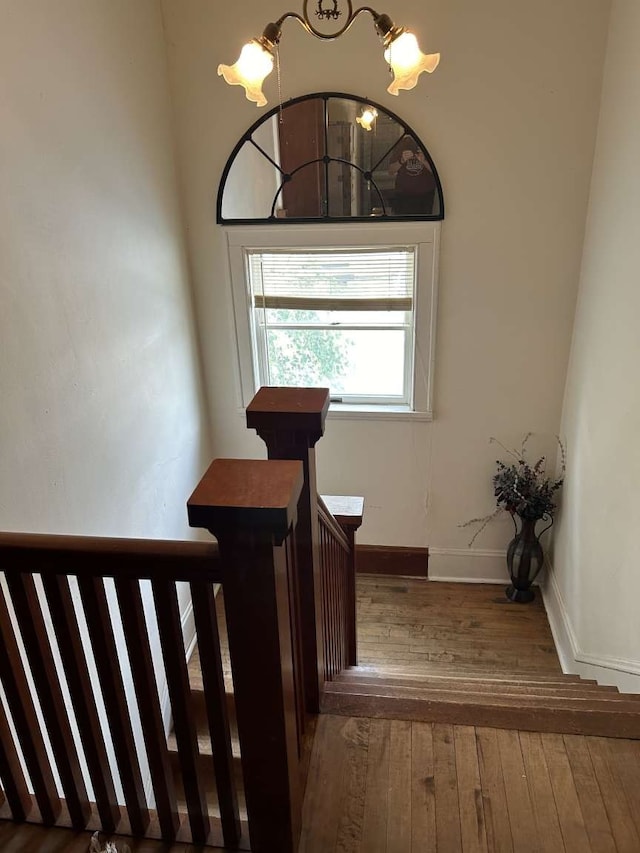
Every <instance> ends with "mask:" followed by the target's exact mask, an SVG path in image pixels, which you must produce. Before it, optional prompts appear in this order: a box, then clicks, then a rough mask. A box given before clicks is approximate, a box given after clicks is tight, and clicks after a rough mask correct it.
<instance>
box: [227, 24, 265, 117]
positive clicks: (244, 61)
mask: <svg viewBox="0 0 640 853" xmlns="http://www.w3.org/2000/svg"><path fill="white" fill-rule="evenodd" d="M272 71H273V56H272V54H271V53H270V52H269V51H268V50H267V49H266V48H265V47H263V46H262V45H261V44H260V43H259V42H258V41H256V40H255V39H254V40H253V41H250V42H249V43H248V44H245V46H244V47H243V48H242V50H241V52H240V56H239V58H238V61H237V62H236V63H235V65H218V75H221V76H222V77H224V79H225V80H226V82H227V83H228V84H229V85H230V86H244V89H245V92H246V94H247V100H248V101H255V103H256V104H257V106H259V107H264V105H265V104H266V103H267V99H266V98H265V96H264V92H263V91H262V84H263V82H264V79H265V77H266V76H267V75H268V74H270V73H271V72H272Z"/></svg>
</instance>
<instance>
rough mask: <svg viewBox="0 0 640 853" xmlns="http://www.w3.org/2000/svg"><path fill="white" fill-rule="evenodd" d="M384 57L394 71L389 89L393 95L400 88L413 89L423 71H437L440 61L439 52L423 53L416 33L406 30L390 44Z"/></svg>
mask: <svg viewBox="0 0 640 853" xmlns="http://www.w3.org/2000/svg"><path fill="white" fill-rule="evenodd" d="M384 58H385V60H386V61H387V62H388V63H389V65H390V66H391V70H392V71H393V82H392V83H391V85H390V86H389V88H388V89H387V92H389V94H391V95H397V94H398V93H399V90H400V89H413V87H414V86H415V85H416V83H417V82H418V77H419V76H420V75H421V74H422V72H423V71H428V72H429V73H431V72H432V71H435V70H436V68H437V67H438V63H439V62H440V54H439V53H429V54H425V53H423V52H422V51H421V50H420V47H419V45H418V40H417V38H416V37H415V36H414V34H413V33H409V32H406V31H405V32H403V33H402V34H401V35H399V36H398V37H397V38H396V39H394V40H393V41H392V42H391V44H389V46H388V47H387V49H386V50H385V52H384Z"/></svg>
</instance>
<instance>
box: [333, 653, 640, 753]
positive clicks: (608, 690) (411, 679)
mask: <svg viewBox="0 0 640 853" xmlns="http://www.w3.org/2000/svg"><path fill="white" fill-rule="evenodd" d="M322 711H323V712H324V713H330V714H342V715H345V716H349V717H374V718H384V719H397V720H412V721H413V720H415V721H425V722H434V723H451V724H456V725H472V726H489V727H492V728H502V729H519V730H521V731H536V732H556V733H560V734H582V735H599V736H603V737H617V738H632V739H640V694H624V693H619V692H618V689H617V688H616V687H604V686H601V685H598V684H597V683H596V682H595V681H590V680H586V679H582V678H580V677H579V676H577V675H561V674H558V675H555V674H554V675H538V674H528V673H520V674H519V673H515V672H514V673H501V674H500V675H495V676H493V675H487V674H486V673H483V674H482V675H478V674H477V671H476V673H475V674H474V672H473V670H467V671H463V670H461V669H460V668H456V669H455V670H450V671H447V670H445V669H439V670H438V671H437V673H431V672H429V673H425V672H424V670H423V671H419V670H413V671H412V670H410V669H407V668H406V667H390V666H385V667H375V666H369V667H358V666H355V667H349V668H347V669H346V670H344V671H343V672H342V673H340V675H339V676H337V677H336V678H335V679H334V680H333V681H331V682H327V683H326V684H325V689H324V695H323V699H322Z"/></svg>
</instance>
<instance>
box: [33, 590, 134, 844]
mask: <svg viewBox="0 0 640 853" xmlns="http://www.w3.org/2000/svg"><path fill="white" fill-rule="evenodd" d="M42 583H43V586H44V589H45V592H46V596H47V601H48V602H49V609H50V611H51V614H52V617H53V629H54V632H55V635H56V640H57V642H58V648H59V649H60V656H61V658H62V664H63V667H64V671H65V675H66V679H67V685H68V687H69V693H70V695H71V703H72V705H73V710H74V713H75V716H76V721H77V724H78V731H79V733H80V741H81V743H82V748H83V751H84V756H85V759H86V762H87V767H88V770H89V778H90V779H91V784H92V786H93V793H94V796H95V799H96V806H97V809H98V814H99V816H100V822H101V825H102V829H103V830H104V832H114V831H115V829H116V827H117V825H118V821H119V820H120V808H119V806H118V799H117V796H116V792H115V787H114V783H113V778H112V775H111V770H110V767H109V760H108V758H107V750H106V747H105V742H104V737H103V734H102V726H101V723H100V717H99V716H98V709H97V707H96V701H95V694H94V688H93V685H92V684H91V677H90V675H89V669H88V667H87V661H86V658H85V652H84V644H83V641H82V637H81V635H80V629H79V627H78V619H77V616H76V612H75V608H74V606H73V598H72V595H71V589H70V587H69V579H68V578H67V577H66V576H65V575H51V574H47V575H43V576H42Z"/></svg>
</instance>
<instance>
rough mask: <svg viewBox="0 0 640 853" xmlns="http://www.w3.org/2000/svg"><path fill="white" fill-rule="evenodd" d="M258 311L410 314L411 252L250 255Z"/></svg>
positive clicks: (264, 253) (265, 252)
mask: <svg viewBox="0 0 640 853" xmlns="http://www.w3.org/2000/svg"><path fill="white" fill-rule="evenodd" d="M246 256H247V265H248V271H249V279H250V282H251V293H252V297H253V301H254V305H255V306H256V307H257V308H293V309H295V308H307V309H312V310H325V311H349V310H353V311H411V310H412V308H413V290H414V278H415V249H414V248H413V247H401V248H393V249H388V248H384V249H362V250H358V249H348V250H341V249H327V250H321V251H310V250H301V251H295V250H287V251H273V250H268V251H264V250H260V251H257V250H249V251H247V253H246Z"/></svg>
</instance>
